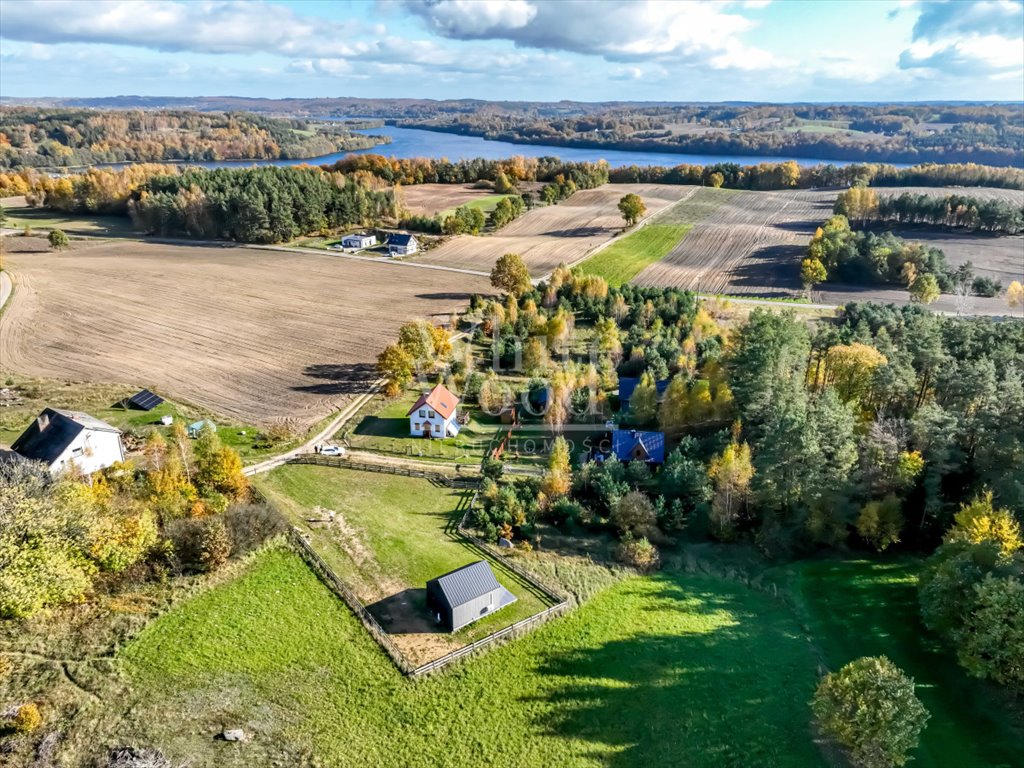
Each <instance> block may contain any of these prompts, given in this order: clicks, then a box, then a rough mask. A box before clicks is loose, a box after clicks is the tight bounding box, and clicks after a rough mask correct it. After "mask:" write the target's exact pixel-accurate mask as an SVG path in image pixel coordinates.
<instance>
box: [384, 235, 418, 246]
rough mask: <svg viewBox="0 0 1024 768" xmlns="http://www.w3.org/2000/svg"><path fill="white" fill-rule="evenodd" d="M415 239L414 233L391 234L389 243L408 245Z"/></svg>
mask: <svg viewBox="0 0 1024 768" xmlns="http://www.w3.org/2000/svg"><path fill="white" fill-rule="evenodd" d="M415 239H416V238H414V237H413V236H412V235H391V236H390V237H389V238H388V245H408V244H409V243H410V242H411V241H413V240H415Z"/></svg>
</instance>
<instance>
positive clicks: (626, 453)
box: [612, 429, 665, 464]
mask: <svg viewBox="0 0 1024 768" xmlns="http://www.w3.org/2000/svg"><path fill="white" fill-rule="evenodd" d="M612 453H614V454H615V458H617V459H618V460H619V461H645V462H647V463H648V464H664V463H665V433H664V432H643V431H641V430H639V429H618V430H616V431H614V432H612Z"/></svg>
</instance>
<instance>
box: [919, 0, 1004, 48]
mask: <svg viewBox="0 0 1024 768" xmlns="http://www.w3.org/2000/svg"><path fill="white" fill-rule="evenodd" d="M1022 29H1024V2H1015V1H1014V0H983V2H976V3H971V2H961V1H960V0H957V1H956V2H953V1H952V0H947V1H946V2H927V3H923V4H922V6H921V15H920V16H918V17H917V22H916V23H915V24H914V32H913V36H914V40H931V41H936V40H942V39H945V38H949V37H952V36H956V35H970V34H977V35H997V36H1000V37H1014V38H1016V39H1017V40H1018V41H1019V40H1020V36H1021V31H1022Z"/></svg>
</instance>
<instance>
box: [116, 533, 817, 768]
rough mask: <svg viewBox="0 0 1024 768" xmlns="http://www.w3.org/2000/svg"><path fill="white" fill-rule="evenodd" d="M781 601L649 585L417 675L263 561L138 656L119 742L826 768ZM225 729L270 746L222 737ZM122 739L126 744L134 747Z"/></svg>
mask: <svg viewBox="0 0 1024 768" xmlns="http://www.w3.org/2000/svg"><path fill="white" fill-rule="evenodd" d="M799 635H800V632H799V627H798V626H797V625H796V622H795V620H794V619H793V617H792V615H791V614H790V613H789V612H788V611H787V610H786V609H785V608H784V607H783V605H782V604H781V603H778V602H775V601H771V600H767V599H765V597H764V596H763V595H761V594H759V593H756V592H753V591H749V590H747V589H745V588H743V587H741V586H738V585H735V584H732V583H729V582H723V581H719V580H716V579H711V578H705V577H696V576H685V575H678V574H667V573H663V574H659V575H656V576H653V577H648V578H639V577H635V578H630V579H627V580H625V581H622V582H619V583H618V584H616V585H614V586H611V587H609V588H607V589H606V590H604V591H603V592H601V593H599V594H598V595H597V596H596V597H594V598H593V599H592V600H591V601H589V602H588V603H586V604H585V605H584V606H582V607H580V608H579V609H577V610H576V611H574V612H572V613H570V614H568V615H567V616H565V617H562V618H560V619H558V620H556V621H553V622H551V623H549V624H546V625H545V626H543V627H541V628H540V629H538V630H537V631H535V632H534V633H532V634H530V635H528V636H526V637H523V638H520V639H518V640H516V641H514V642H512V643H510V644H508V645H505V646H502V647H499V648H496V649H494V650H492V651H490V652H488V653H487V654H485V655H483V656H480V657H475V658H472V659H469V660H467V661H466V662H464V663H462V664H459V665H458V666H456V667H453V668H451V669H449V670H448V671H446V672H445V673H443V674H441V675H439V676H435V677H431V678H428V679H425V680H420V681H416V682H411V681H408V680H404V679H402V678H401V676H400V675H399V674H398V673H397V672H396V671H395V670H394V668H393V667H392V666H391V664H390V663H389V662H388V661H387V659H386V658H385V657H384V655H383V654H382V653H381V652H380V650H379V649H378V648H377V647H376V646H375V645H374V643H373V641H372V640H371V639H370V638H369V637H368V636H367V635H366V633H365V632H364V631H363V630H362V628H361V627H360V626H359V624H358V623H357V622H356V621H355V619H354V618H353V617H352V616H351V614H350V613H348V611H347V609H346V608H345V607H344V606H343V605H342V604H341V603H340V602H339V601H338V600H337V599H335V598H334V597H333V595H331V594H330V593H329V592H328V591H327V590H326V589H325V588H324V587H323V586H322V585H321V584H320V583H319V582H318V581H317V579H316V578H315V577H314V576H313V574H312V573H311V572H310V571H309V570H308V569H307V568H306V567H305V565H304V564H303V563H302V562H301V560H299V559H298V557H296V556H295V555H292V554H290V553H287V552H281V551H272V552H269V553H267V554H264V555H262V556H261V557H260V558H259V559H258V560H257V562H256V563H255V564H254V566H253V567H252V569H251V570H250V571H249V572H248V573H246V574H245V575H243V576H242V577H241V578H239V579H238V580H237V581H235V582H233V583H231V584H228V585H225V586H222V587H218V588H216V589H213V590H211V591H209V592H207V593H205V594H203V595H201V596H199V597H197V598H195V599H192V600H190V601H188V602H187V603H184V604H182V605H181V606H179V607H178V608H176V609H175V610H173V611H171V612H170V613H168V614H166V615H165V616H163V617H162V618H160V619H158V620H157V621H155V622H154V623H153V624H151V625H150V626H149V627H148V628H147V629H146V630H144V631H143V632H142V633H141V634H140V635H139V636H138V637H137V638H136V639H135V640H133V641H132V642H131V643H130V644H129V645H128V646H127V647H126V648H125V649H124V650H123V651H122V652H121V654H120V658H121V660H122V661H123V662H124V664H125V669H126V672H127V674H128V678H129V679H130V680H131V681H132V684H133V688H134V690H135V692H136V693H135V695H136V697H137V701H135V702H133V703H132V706H130V707H129V708H128V709H127V714H126V717H125V719H124V720H123V721H122V722H121V723H119V724H118V725H117V726H116V728H117V733H114V734H105V735H103V736H102V737H101V738H100V739H99V741H108V742H113V741H116V740H117V739H118V738H124V737H125V735H130V736H131V740H132V741H131V743H147V744H159V745H160V746H161V747H162V748H163V749H164V750H165V752H167V753H169V755H170V757H171V758H172V759H173V760H181V759H185V758H187V759H188V760H189V764H190V765H194V766H212V765H217V766H241V765H257V764H268V765H269V764H272V763H274V764H279V763H280V759H281V756H282V752H287V751H291V752H292V753H294V752H295V751H297V750H299V749H301V750H302V752H304V753H305V754H306V755H307V756H315V759H316V760H317V763H318V764H323V765H331V766H339V767H341V768H344V767H345V766H359V767H360V768H362V766H367V765H373V766H384V767H387V766H403V767H405V766H409V767H416V766H452V767H454V766H467V765H516V766H523V767H524V768H529V767H530V766H545V767H546V766H550V765H564V766H579V767H581V768H582V767H588V768H589V767H593V768H597V767H598V766H602V767H609V766H610V767H611V768H626V767H628V766H643V767H644V768H647V767H648V766H657V765H686V766H689V767H690V768H701V767H702V766H714V768H720V767H721V766H745V767H749V768H757V767H758V766H765V767H767V766H772V767H776V766H777V767H779V768H787V767H789V766H793V767H794V768H797V767H799V768H805V767H806V766H815V765H821V764H822V762H821V759H820V757H819V755H818V752H817V750H816V749H815V747H814V744H813V743H812V740H811V737H810V734H809V730H808V725H807V723H808V719H809V717H810V712H809V708H808V705H807V700H808V698H809V696H810V692H811V690H812V688H813V685H814V670H813V663H812V660H811V658H810V653H809V651H808V648H807V645H806V643H805V642H804V641H803V640H802V639H801V638H800V637H799ZM226 725H231V726H238V727H242V728H245V729H247V731H248V732H249V733H250V736H251V740H250V741H249V742H247V743H246V744H244V745H241V746H238V745H232V744H226V743H224V742H217V741H214V740H212V738H211V736H212V734H213V733H216V732H218V731H219V730H220V728H222V727H225V726H226ZM118 743H121V742H118Z"/></svg>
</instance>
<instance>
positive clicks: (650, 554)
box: [615, 536, 661, 573]
mask: <svg viewBox="0 0 1024 768" xmlns="http://www.w3.org/2000/svg"><path fill="white" fill-rule="evenodd" d="M615 557H616V559H617V560H618V561H619V562H620V563H625V564H626V565H629V566H632V567H633V568H636V569H637V570H638V571H640V572H642V573H650V572H651V571H656V570H658V566H660V565H661V557H660V556H659V555H658V548H657V547H655V546H654V545H653V544H651V542H649V541H648V540H647V539H646V538H639V539H634V538H633V537H632V536H627V537H626V538H624V539H623V540H622V541H621V542H619V546H618V548H617V549H616V550H615Z"/></svg>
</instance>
